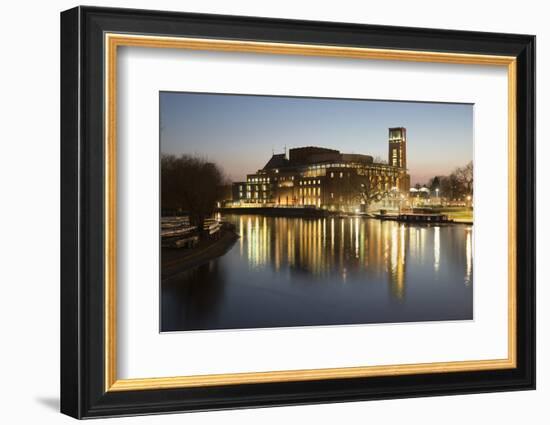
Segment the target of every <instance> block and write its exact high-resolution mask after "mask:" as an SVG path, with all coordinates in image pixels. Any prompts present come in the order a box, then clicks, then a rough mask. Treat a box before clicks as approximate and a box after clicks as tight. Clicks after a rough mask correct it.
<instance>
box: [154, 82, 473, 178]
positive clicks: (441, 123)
mask: <svg viewBox="0 0 550 425" xmlns="http://www.w3.org/2000/svg"><path fill="white" fill-rule="evenodd" d="M159 100H160V102H159V103H160V129H159V130H160V131H159V134H160V147H161V153H163V154H175V155H181V154H188V155H197V156H201V157H203V158H206V159H208V160H209V161H212V162H214V163H216V164H217V165H218V166H219V167H220V168H221V169H222V170H223V171H224V173H225V174H226V175H227V176H228V177H229V178H230V179H231V180H232V181H242V180H245V177H246V174H251V173H255V172H256V171H257V170H259V169H261V168H263V166H264V165H265V164H266V163H267V161H269V159H270V158H271V155H272V154H273V153H282V152H283V151H284V149H285V148H286V151H287V153H288V150H289V149H290V148H293V147H302V146H319V147H326V148H332V149H338V150H339V151H340V152H342V153H360V154H366V155H372V156H373V157H380V158H382V159H384V160H387V159H388V128H390V127H405V128H406V129H407V167H408V172H409V174H410V175H411V186H413V185H415V184H416V183H420V184H423V183H427V181H428V180H429V179H430V178H432V177H434V176H436V175H437V176H439V175H448V174H450V173H451V172H452V171H453V170H454V169H455V168H456V167H461V166H463V165H465V164H467V163H468V162H469V161H471V160H472V158H473V105H472V104H458V103H431V102H430V103H428V102H408V101H384V100H356V99H326V98H311V97H308V98H305V97H286V96H263V95H262V96H254V95H238V94H213V93H184V92H182V93H179V92H161V93H160V99H159Z"/></svg>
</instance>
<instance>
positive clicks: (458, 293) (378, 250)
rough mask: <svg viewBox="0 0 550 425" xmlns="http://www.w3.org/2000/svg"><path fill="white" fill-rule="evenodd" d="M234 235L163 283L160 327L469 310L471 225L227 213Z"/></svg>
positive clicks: (329, 321)
mask: <svg viewBox="0 0 550 425" xmlns="http://www.w3.org/2000/svg"><path fill="white" fill-rule="evenodd" d="M223 219H224V220H227V221H231V222H232V223H234V224H235V225H236V228H237V231H238V233H239V234H240V235H241V238H240V239H239V240H238V241H237V242H236V243H235V245H234V246H233V247H232V248H231V249H230V251H229V252H227V253H226V254H225V255H224V256H223V257H220V258H218V259H216V260H213V261H211V262H210V263H208V264H205V265H203V266H200V267H197V268H195V269H192V270H190V271H189V272H187V273H186V274H185V275H184V276H183V277H182V278H181V280H180V281H178V282H173V283H170V284H163V285H162V288H161V292H162V295H161V297H162V306H161V315H162V317H161V318H162V330H163V331H181V330H205V329H235V328H263V327H286V326H311V325H337V324H359V323H384V322H409V321H425V320H465V319H472V310H473V298H472V227H471V226H466V225H447V226H445V225H443V226H432V227H427V226H420V225H407V224H402V223H397V222H392V221H379V220H373V219H361V218H344V219H339V218H321V219H300V218H274V217H261V216H226V217H224V218H223Z"/></svg>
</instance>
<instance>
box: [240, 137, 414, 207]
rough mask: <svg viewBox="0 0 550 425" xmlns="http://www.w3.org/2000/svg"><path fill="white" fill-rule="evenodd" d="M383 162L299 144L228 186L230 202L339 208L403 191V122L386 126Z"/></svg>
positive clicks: (406, 188)
mask: <svg viewBox="0 0 550 425" xmlns="http://www.w3.org/2000/svg"><path fill="white" fill-rule="evenodd" d="M388 143H389V153H388V163H387V164H386V163H377V162H374V160H373V157H372V156H370V155H362V154H347V153H341V152H340V151H338V150H335V149H327V148H321V147H314V146H308V147H300V148H294V149H290V150H289V153H288V157H287V155H286V152H285V153H283V154H274V155H273V156H272V157H271V159H269V161H267V163H266V164H265V166H264V167H263V168H262V169H261V170H258V171H257V172H256V173H253V174H248V175H247V177H246V181H245V182H235V183H233V186H232V198H233V205H235V206H246V205H250V206H258V204H260V205H262V206H274V207H275V206H296V207H298V206H309V207H316V208H323V209H330V210H339V211H355V210H358V209H363V208H364V206H365V205H366V204H369V203H371V202H373V201H382V202H384V201H391V200H392V199H393V200H395V199H399V198H400V197H403V196H407V195H408V193H409V186H410V177H409V175H408V173H407V154H406V150H407V140H406V129H405V128H403V127H398V128H390V129H389V142H388Z"/></svg>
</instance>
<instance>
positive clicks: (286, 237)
mask: <svg viewBox="0 0 550 425" xmlns="http://www.w3.org/2000/svg"><path fill="white" fill-rule="evenodd" d="M159 96H160V128H159V134H160V158H161V159H160V162H161V163H160V174H161V176H160V177H161V178H160V180H161V188H160V190H161V201H160V226H159V229H160V244H161V248H160V251H161V261H160V268H161V270H160V276H161V283H160V293H161V297H160V298H161V302H160V318H161V320H160V323H161V325H160V327H161V329H160V330H161V332H175V331H198V330H201V331H205V330H219V329H257V328H272V327H293V326H330V325H357V324H376V323H403V322H422V321H447V320H472V319H473V285H474V270H473V224H474V223H473V217H474V216H473V208H474V202H473V188H474V177H473V176H474V162H473V105H472V104H457V103H430V102H415V101H384V100H362V99H335V98H314V97H288V96H266V95H241V94H216V93H189V92H160V94H159Z"/></svg>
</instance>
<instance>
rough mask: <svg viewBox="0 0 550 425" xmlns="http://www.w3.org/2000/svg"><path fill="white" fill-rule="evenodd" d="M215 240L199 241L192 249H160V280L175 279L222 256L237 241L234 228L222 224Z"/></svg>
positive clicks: (230, 225)
mask: <svg viewBox="0 0 550 425" xmlns="http://www.w3.org/2000/svg"><path fill="white" fill-rule="evenodd" d="M219 232H220V235H219V237H218V238H217V239H208V238H205V239H201V240H200V241H199V242H198V244H197V246H196V247H194V248H162V249H161V280H162V281H163V282H166V281H169V280H173V279H177V278H178V276H179V275H180V274H181V273H183V272H185V271H187V270H189V269H190V268H193V267H197V266H200V265H202V264H205V263H207V262H208V261H210V260H213V259H215V258H217V257H220V256H222V255H224V254H225V253H226V252H227V251H228V250H229V249H230V248H231V247H232V246H233V244H234V243H235V241H237V239H239V235H238V234H237V233H236V231H235V226H233V225H232V224H229V223H223V224H222V227H221V229H220V230H219Z"/></svg>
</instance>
